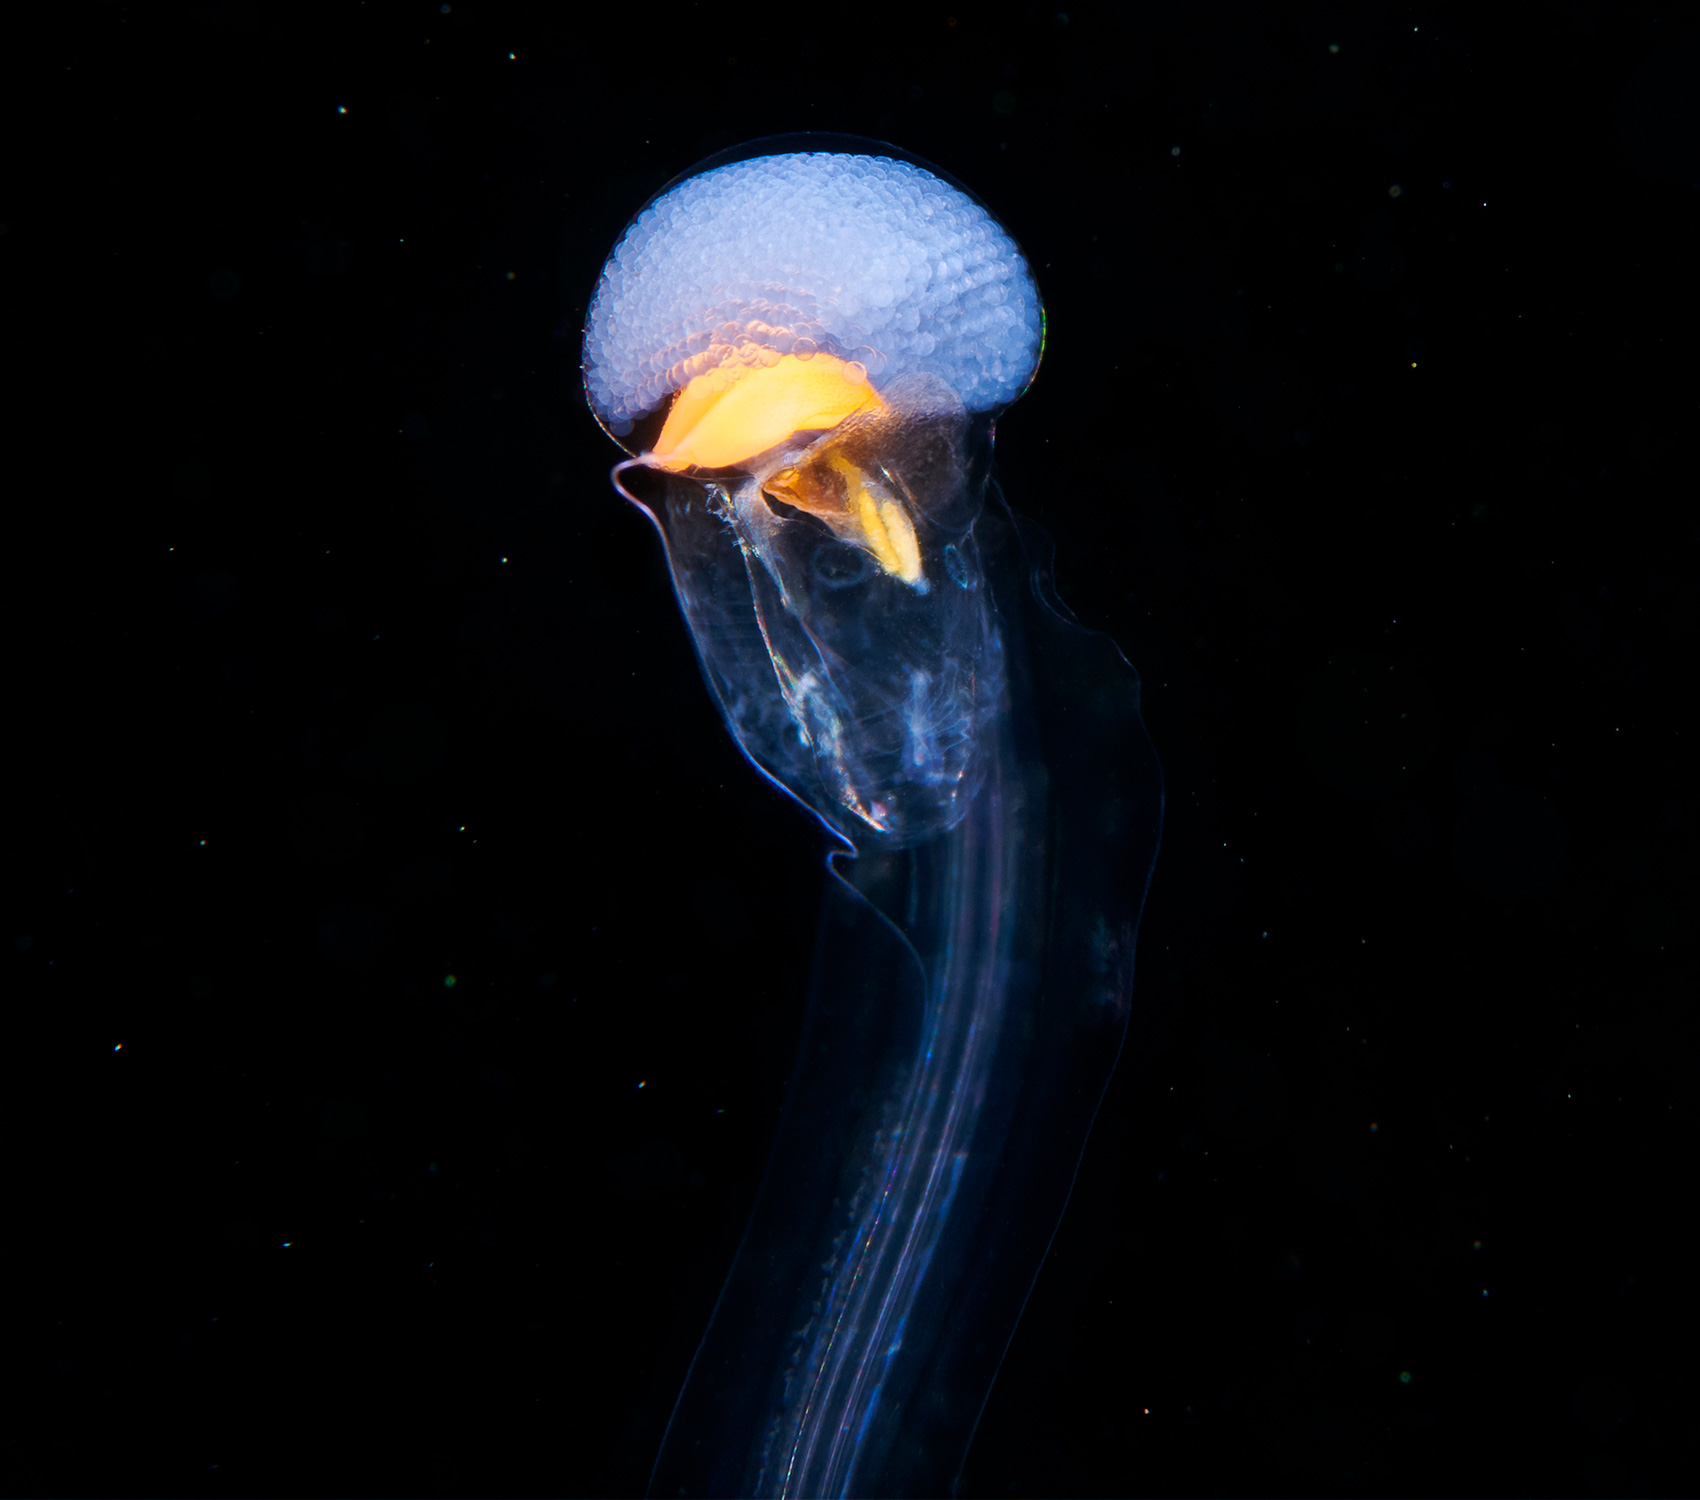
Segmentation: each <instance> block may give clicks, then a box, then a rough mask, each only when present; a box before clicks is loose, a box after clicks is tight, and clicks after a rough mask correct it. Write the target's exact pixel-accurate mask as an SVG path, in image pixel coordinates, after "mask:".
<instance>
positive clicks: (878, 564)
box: [614, 376, 1162, 1496]
mask: <svg viewBox="0 0 1700 1500" xmlns="http://www.w3.org/2000/svg"><path fill="white" fill-rule="evenodd" d="M880 394H881V396H882V398H883V399H882V401H881V402H880V403H879V404H878V405H877V406H876V407H873V408H871V409H868V410H864V411H860V412H858V413H857V414H855V415H852V416H851V417H850V418H848V419H847V420H844V421H842V422H839V423H838V424H837V425H836V426H834V427H833V428H831V429H830V430H828V431H825V432H820V431H800V432H796V433H793V434H792V435H791V436H790V437H789V438H788V439H787V440H785V441H783V442H781V443H779V444H777V445H775V446H773V447H771V448H769V449H767V450H765V451H764V452H762V453H760V454H758V455H756V456H755V457H754V458H752V459H750V460H748V461H746V462H743V463H741V464H739V465H737V466H735V467H734V468H732V469H730V470H726V471H722V472H717V473H696V474H694V475H687V474H682V473H677V472H669V470H668V469H667V468H666V467H664V466H662V465H658V464H656V463H655V462H654V461H653V460H652V459H648V458H646V457H639V458H634V459H632V460H630V461H628V462H627V463H624V464H621V465H620V466H619V467H618V468H617V469H616V470H615V476H614V477H615V483H616V486H617V487H618V488H619V489H620V491H621V493H622V494H624V495H626V497H627V498H628V499H630V500H632V501H633V503H635V504H637V505H639V506H640V507H641V508H642V509H643V510H644V511H645V512H646V513H647V514H648V515H649V516H650V517H651V519H652V520H653V521H654V523H655V525H656V528H657V530H658V532H659V533H660V535H661V537H662V540H663V542H664V544H665V546H666V550H667V557H668V562H669V565H670V569H671V573H672V578H673V584H674V588H675V592H676V594H677V597H678V601H679V604H680V607H681V609H682V611H683V613H684V617H685V620H686V623H687V625H688V627H689V629H690V631H691V635H692V638H693V641H694V643H695V645H696V649H697V653H698V657H699V659H700V661H701V663H702V668H703V673H704V676H705V678H706V680H707V682H708V685H709V687H710V689H711V691H712V692H713V694H714V696H715V698H716V700H717V702H718V703H719V706H720V708H721V710H722V713H723V715H724V717H725V720H726V723H727V726H728V728H729V729H730V730H731V732H732V734H733V735H734V737H735V738H736V739H737V741H738V743H739V744H740V746H741V747H742V748H743V749H744V751H745V752H746V754H747V755H748V756H749V758H750V760H751V762H752V763H753V764H754V765H755V766H756V767H757V769H758V770H759V771H760V772H761V773H762V774H763V775H765V776H766V777H768V778H769V779H770V780H771V781H772V782H774V784H775V785H776V786H777V787H779V788H780V789H781V790H783V791H784V792H785V793H787V794H788V795H790V796H792V797H794V798H796V799H797V800H798V801H799V802H801V803H802V804H803V805H804V806H805V807H807V808H808V809H809V810H810V811H812V812H813V813H814V815H815V816H816V817H817V818H818V819H819V820H820V822H821V824H822V826H823V828H824V830H825V831H826V832H827V834H828V840H829V853H828V859H829V864H830V867H831V873H832V879H830V880H829V881H828V886H827V896H826V901H825V906H824V910H823V912H822V916H821V925H820V931H819V939H818V948H817V961H816V972H815V978H814V982H813V986H812V994H811V996H810V998H809V1009H808V1013H807V1017H806V1020H805V1026H804V1031H803V1037H802V1042H801V1044H800V1051H799V1057H798V1061H797V1066H796V1068H795V1069H794V1071H793V1074H792V1077H791V1080H790V1087H789V1094H788V1102H787V1105H786V1109H785V1113H784V1115H783V1117H782V1120H781V1124H780V1128H779V1132H778V1136H777V1139H776V1142H775V1145H774V1149H773V1155H772V1158H771V1160H770V1163H769V1165H768V1169H767V1173H766V1176H765V1178H764V1182H763V1186H762V1189H761V1193H760V1195H759V1198H758V1201H757V1205H756V1208H755V1210H754V1213H753V1215H752V1219H751V1222H750V1225H749V1228H748V1230H747V1232H746V1234H745V1237H744V1240H743V1243H742V1245H741V1246H740V1249H739V1251H738V1254H737V1256H736V1259H735V1261H734V1264H733V1266H732V1269H731V1272H730V1275H729V1277H728V1280H727V1283H726V1286H725V1288H724V1290H723V1292H722V1294H721V1297H720V1299H719V1302H718V1304H717V1306H716V1309H715V1313H714V1317H713V1321H712V1323H711V1326H710V1328H709V1329H708V1331H707V1333H706V1334H705V1336H704V1339H703V1342H702V1345H701V1347H700V1348H699V1350H698V1352H697V1355H696V1358H695V1360H694V1361H693V1364H692V1367H691V1372H690V1375H689V1378H688V1380H687V1382H686V1385H685V1388H684V1390H683V1392H682V1393H681V1395H680V1397H679V1400H678V1403H677V1406H676V1408H675V1411H674V1413H673V1417H672V1420H671V1423H670V1425H669V1428H668V1431H667V1436H666V1439H665V1441H664V1444H663V1447H662V1450H661V1453H660V1455H659V1457H658V1459H657V1462H656V1466H655V1471H654V1474H653V1477H652V1482H651V1493H652V1494H654V1495H657V1496H677V1495H711V1494H712V1495H788V1496H815V1495H863V1494H869V1495H883V1494H893V1495H896V1494H942V1493H949V1492H950V1491H951V1490H952V1488H953V1486H954V1484H955V1482H956V1479H957V1477H958V1475H959V1474H960V1472H961V1466H962V1463H963V1461H964V1458H965V1456H966V1453H967V1450H968V1447H969V1445H970V1443H971V1441H972V1437H973V1432H974V1428H975V1424H976V1422H977V1420H978V1417H979V1413H980V1411H981V1409H982V1407H983V1405H984V1401H985V1398H986V1395H987V1393H988V1391H989V1390H990V1387H991V1384H992V1381H993V1379H994V1378H995V1375H996V1372H997V1367H998V1365H999V1363H1000V1361H1001V1360H1002V1358H1003V1354H1004V1351H1005V1349H1006V1348H1007V1346H1008V1343H1009V1339H1010V1336H1011V1335H1012V1333H1013V1331H1014V1328H1015V1325H1016V1322H1017V1321H1018V1319H1019V1316H1020V1313H1021V1309H1022V1306H1023V1305H1024V1303H1025V1301H1026V1298H1027V1295H1028V1293H1029V1291H1030V1289H1031V1287H1032V1284H1033V1282H1034V1279H1035V1277H1036V1276H1037V1274H1038V1271H1039V1268H1040V1266H1041V1264H1042V1262H1043V1259H1044V1256H1045V1252H1046V1248H1047V1246H1048V1245H1049V1243H1050V1240H1051V1237H1052V1235H1053V1233H1054V1232H1055V1228H1056V1225H1057V1223H1058V1220H1059V1219H1060V1217H1061V1213H1062V1209H1063V1206H1064V1204H1065V1202H1066V1199H1067V1196H1068V1192H1069V1189H1070V1186H1071V1184H1072V1182H1073V1178H1074V1174H1075V1170H1076V1167H1077V1164H1078V1162H1079V1159H1080V1155H1081V1152H1082V1150H1083V1149H1084V1146H1085V1142H1086V1138H1087V1135H1088V1133H1089V1131H1090V1128H1091V1123H1092V1120H1093V1117H1094V1116H1095V1114H1096V1112H1097V1109H1098V1105H1099V1101H1100V1099H1101V1097H1102V1095H1103V1091H1104V1088H1105V1086H1106V1084H1107V1082H1108V1080H1109V1076H1110V1074H1111V1072H1112V1071H1113V1069H1114V1066H1115V1062H1116V1058H1117V1056H1118V1054H1119V1051H1120V1048H1121V1044H1122V1039H1123V1036H1124V1035H1125V1032H1126V1027H1127V1020H1128V1016H1129V1010H1130V1003H1131V995H1132V977H1133V952H1134V939H1135V934H1136V931H1137V926H1138V920H1139V913H1140V909H1141V906H1142V903H1143V900H1144V894H1145V888H1146V884H1147V881H1148V879H1149V875H1150V871H1151V867H1152V863H1153V860H1154V858H1155V854H1156V848H1157V841H1158V835H1159V828H1160V823H1161V816H1162V784H1161V776H1160V772H1159V770H1158V766H1157V762H1156V758H1155V755H1154V753H1153V751H1152V748H1151V745H1150V742H1149V740H1148V738H1147V737H1146V734H1145V731H1144V727H1143V725H1142V723H1141V721H1140V717H1139V682H1138V677H1137V675H1136V674H1135V673H1134V671H1133V669H1132V668H1131V667H1130V666H1129V665H1128V663H1127V661H1126V659H1125V658H1124V657H1123V656H1122V655H1121V653H1120V652H1119V651H1118V650H1117V649H1116V647H1115V645H1114V644H1113V643H1112V642H1111V641H1109V640H1108V638H1106V637H1104V636H1101V635H1097V634H1094V633H1092V632H1089V631H1086V630H1084V629H1082V628H1081V627H1080V626H1079V625H1078V624H1076V623H1075V622H1074V621H1073V619H1072V618H1071V617H1070V616H1069V615H1068V613H1067V611H1066V610H1065V609H1064V608H1063V607H1062V606H1061V605H1060V604H1059V603H1058V601H1057V600H1056V598H1055V595H1054V592H1053V590H1052V589H1051V586H1050V574H1049V551H1048V544H1046V543H1045V542H1044V539H1043V538H1042V537H1041V536H1040V535H1039V534H1038V533H1037V532H1036V530H1035V529H1034V528H1032V527H1030V526H1029V525H1028V524H1027V523H1024V522H1022V521H1020V520H1019V519H1018V518H1016V517H1015V516H1014V515H1013V513H1011V512H1010V511H1009V510H1008V508H1007V507H1006V506H1005V505H1004V504H1003V503H1002V498H1001V495H998V494H997V492H996V491H995V488H993V487H991V486H990V485H989V483H988V478H989V469H990V460H991V449H992V421H991V417H990V415H989V414H984V413H982V414H972V413H969V412H967V411H965V410H964V409H963V406H962V403H961V401H960V400H959V399H957V397H956V396H955V394H954V393H953V392H952V391H951V390H950V389H949V388H948V387H946V386H944V385H943V383H942V382H940V381H939V380H938V379H936V378H934V377H926V376H915V377H912V378H909V379H907V380H904V379H898V380H896V381H893V382H892V383H891V384H890V385H888V386H887V387H886V388H885V389H884V390H883V391H882V392H881V393H880ZM989 496H990V500H989V503H988V497H989Z"/></svg>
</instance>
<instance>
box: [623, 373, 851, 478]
mask: <svg viewBox="0 0 1700 1500" xmlns="http://www.w3.org/2000/svg"><path fill="white" fill-rule="evenodd" d="M883 404H884V403H883V402H881V400H880V398H879V396H878V395H877V394H875V392H874V389H873V387H872V386H870V385H869V384H868V381H867V376H866V375H865V374H864V373H862V370H861V367H860V366H856V367H854V368H852V367H851V366H850V365H849V364H847V363H846V362H845V361H844V360H841V359H836V358H834V357H833V356H832V355H830V354H816V355H814V356H813V357H812V358H810V359H798V358H797V356H796V355H794V354H785V355H781V356H780V358H779V359H777V360H776V361H774V363H773V364H771V365H722V366H721V367H720V368H718V369H714V370H708V371H705V372H704V373H703V374H701V375H698V376H697V377H696V378H695V379H693V380H692V381H691V383H690V384H689V385H687V386H686V387H685V388H684V390H682V391H680V392H679V394H678V396H677V397H676V398H675V399H674V402H673V407H672V410H671V411H669V412H668V413H667V421H666V422H665V423H664V424H663V426H662V428H661V436H660V437H659V438H658V439H657V440H656V443H655V448H654V450H653V452H651V453H650V455H649V457H650V459H651V460H652V461H653V462H654V463H656V464H658V465H659V466H660V467H662V468H664V469H672V470H674V471H678V470H681V469H689V468H701V469H726V468H731V467H733V466H734V465H737V464H741V463H743V462H745V461H746V460H748V459H752V458H754V457H755V456H756V455H757V454H758V453H765V452H766V451H767V450H768V449H769V448H772V447H774V446H776V445H777V444H779V443H782V442H784V441H785V439H786V438H788V437H790V436H791V434H792V433H794V432H824V431H827V430H829V429H831V428H833V427H836V426H837V425H838V424H839V423H840V422H842V421H843V420H844V419H845V418H846V417H848V416H851V415H853V414H854V413H856V412H859V411H862V410H865V409H875V408H878V407H880V406H882V405H883Z"/></svg>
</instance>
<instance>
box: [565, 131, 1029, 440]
mask: <svg viewBox="0 0 1700 1500" xmlns="http://www.w3.org/2000/svg"><path fill="white" fill-rule="evenodd" d="M1040 333H1041V313H1040V306H1039V293H1038V289H1037V288H1036V287H1035V286H1034V284H1033V278H1032V275H1031V274H1030V273H1029V271H1028V269H1027V263H1026V261H1025V260H1023V259H1022V255H1021V252H1020V251H1019V250H1018V249H1017V248H1016V246H1015V241H1013V240H1012V239H1010V237H1009V236H1008V235H1007V234H1006V233H1004V231H1003V229H1002V228H1001V227H1000V226H999V225H998V223H997V222H996V220H994V219H993V218H992V216H991V215H990V214H988V213H987V212H986V211H985V209H983V208H981V207H980V206H979V204H977V203H975V202H974V201H973V200H972V199H970V198H968V197H966V196H965V195H964V194H962V193H961V192H959V191H957V189H955V188H953V187H951V186H950V185H949V184H948V183H945V182H941V181H940V180H939V179H938V178H937V177H935V176H933V174H932V173H931V172H928V171H925V170H923V169H922V168H920V167H915V166H911V165H909V164H908V163H907V162H900V161H892V160H891V159H889V158H888V157H883V156H854V155H846V154H839V153H814V154H799V155H787V156H762V157H756V158H754V159H753V160H750V161H740V162H734V163H732V164H731V165H729V166H725V167H717V168H715V169H714V170H713V171H710V172H704V173H702V174H701V175H699V176H696V177H692V178H690V179H689V180H687V181H685V182H682V183H680V184H679V185H678V186H677V187H676V188H674V189H673V190H672V191H671V192H668V193H666V194H665V195H663V196H662V197H660V198H658V199H656V201H655V202H654V203H652V204H650V206H649V207H648V208H646V209H645V210H644V211H643V213H642V214H640V215H639V216H638V218H637V219H636V221H635V222H634V223H633V224H632V225H631V227H630V228H629V229H627V230H626V232H625V234H624V235H623V236H622V237H621V239H620V243H619V244H618V245H616V246H615V247H614V253H613V254H612V255H611V256H610V257H609V258H608V264H607V265H606V266H604V267H603V268H602V278H601V281H600V282H599V283H598V285H597V288H596V296H595V298H594V300H593V301H592V302H591V306H590V316H589V319H588V322H587V325H586V328H585V335H584V384H585V391H586V393H587V394H588V396H589V398H590V404H591V406H592V408H593V409H594V410H595V411H596V414H597V415H598V416H599V417H600V418H601V419H602V420H603V421H604V422H606V423H607V424H608V426H609V427H610V428H611V429H612V430H613V431H614V432H616V433H619V434H621V435H624V434H625V433H626V432H629V431H630V430H631V426H632V423H633V421H634V420H635V419H636V418H638V417H641V416H643V415H645V414H646V413H649V412H652V411H654V410H655V409H656V408H657V407H658V406H660V405H661V403H662V402H663V401H664V400H666V398H667V397H668V396H670V395H671V394H672V393H673V392H674V391H676V390H679V389H681V388H682V387H683V386H685V385H686V384H687V383H688V382H689V381H690V380H691V379H692V377H694V376H696V375H699V374H702V373H703V372H704V371H706V370H710V369H713V368H715V367H717V366H721V365H726V364H735V363H747V364H767V363H771V362H773V361H774V360H775V359H777V358H778V357H779V356H781V355H785V354H798V355H803V356H807V355H810V354H812V353H814V352H815V351H817V350H818V351H820V352H822V353H826V354H832V355H836V356H837V357H838V358H840V359H844V360H851V361H855V362H857V363H858V364H860V365H862V366H863V367H864V368H865V369H866V370H867V373H868V379H869V382H870V383H871V384H872V385H873V387H874V389H875V390H880V389H882V388H883V387H885V386H886V385H887V384H888V383H889V382H891V381H892V380H895V379H897V378H898V377H899V376H903V375H908V374H911V373H916V372H925V373H927V374H931V375H936V376H938V377H939V378H940V379H942V380H943V381H944V382H945V383H946V384H947V385H949V386H950V387H951V388H952V389H953V390H955V391H956V393H957V394H958V395H959V396H960V397H961V398H962V403H963V405H964V406H965V407H967V409H968V410H970V411H986V410H990V409H991V408H993V407H997V406H1001V405H1003V404H1004V403H1005V402H1008V401H1012V400H1014V398H1015V397H1016V396H1018V395H1019V394H1020V393H1021V390H1022V388H1023V387H1024V386H1025V385H1026V384H1027V382H1028V380H1029V379H1031V378H1032V374H1033V367H1034V365H1035V364H1036V363H1037V361H1038V358H1039V341H1040Z"/></svg>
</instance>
